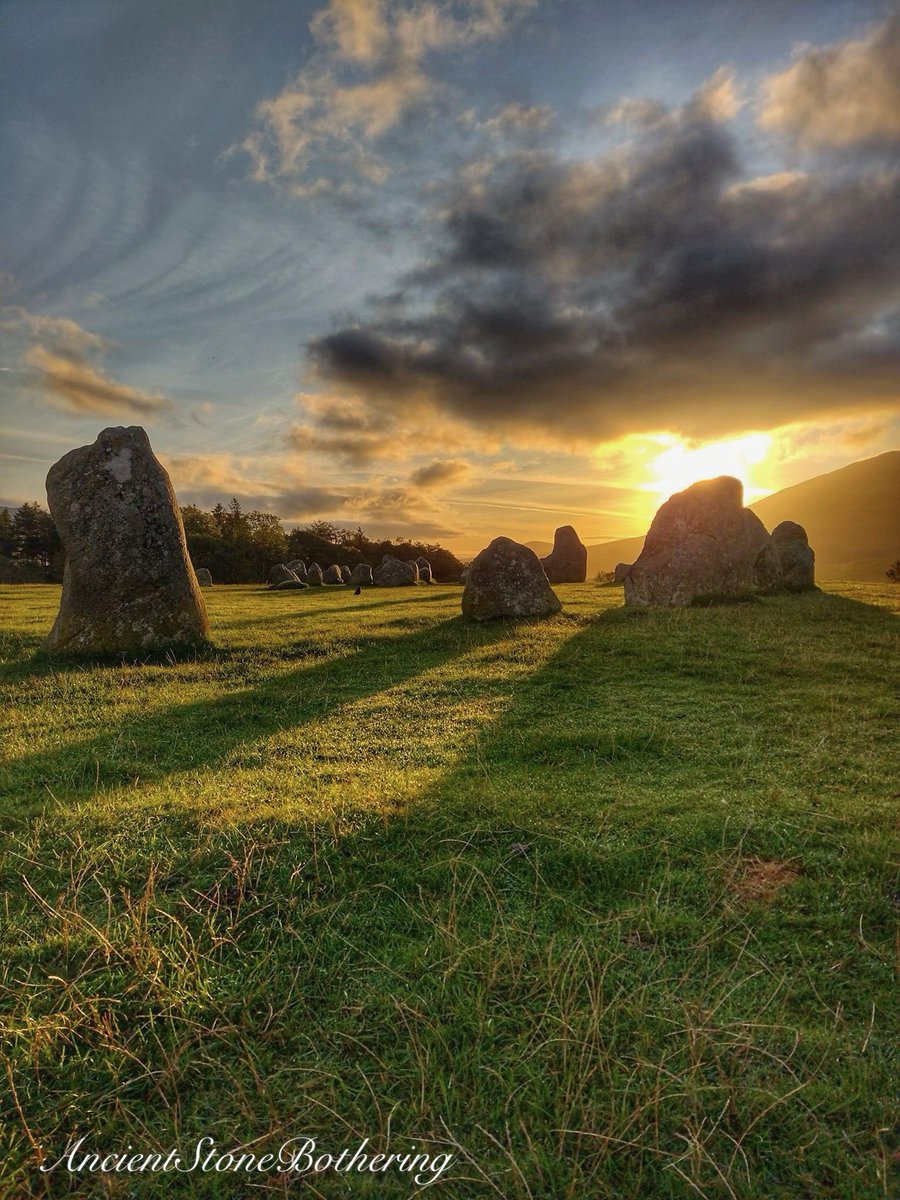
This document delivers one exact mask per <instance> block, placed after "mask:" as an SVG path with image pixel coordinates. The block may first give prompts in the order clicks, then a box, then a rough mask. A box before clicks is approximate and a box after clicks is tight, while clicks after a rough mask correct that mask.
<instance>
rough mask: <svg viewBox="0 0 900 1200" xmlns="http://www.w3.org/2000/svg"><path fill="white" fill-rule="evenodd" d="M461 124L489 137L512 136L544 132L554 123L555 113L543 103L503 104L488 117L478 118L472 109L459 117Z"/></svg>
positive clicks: (501, 137)
mask: <svg viewBox="0 0 900 1200" xmlns="http://www.w3.org/2000/svg"><path fill="white" fill-rule="evenodd" d="M461 120H462V124H463V125H464V126H467V127H468V128H471V129H474V130H475V131H476V132H478V133H483V134H486V135H487V136H488V137H490V138H497V139H503V138H514V137H523V136H529V135H533V134H541V133H545V132H546V131H547V130H548V129H550V127H551V126H552V125H553V124H554V122H555V120H556V113H555V112H554V111H553V109H552V108H549V107H548V106H547V105H545V104H518V103H512V104H505V105H504V106H503V107H502V108H499V109H497V110H496V111H495V112H493V113H492V114H491V116H489V117H485V118H484V119H481V120H479V118H478V115H477V113H476V112H475V110H474V109H469V110H468V111H467V112H465V113H464V114H463V116H462V118H461Z"/></svg>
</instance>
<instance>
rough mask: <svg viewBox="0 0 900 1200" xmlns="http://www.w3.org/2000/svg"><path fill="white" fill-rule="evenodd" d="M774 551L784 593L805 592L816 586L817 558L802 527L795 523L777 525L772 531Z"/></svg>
mask: <svg viewBox="0 0 900 1200" xmlns="http://www.w3.org/2000/svg"><path fill="white" fill-rule="evenodd" d="M772 549H773V551H774V553H775V557H776V558H777V560H778V566H779V568H780V571H781V587H782V589H783V590H784V591H787V592H803V591H808V590H809V589H810V588H814V587H815V586H816V556H815V554H814V553H813V550H812V547H811V546H810V544H809V539H808V538H807V536H806V530H805V529H804V528H803V526H802V525H798V524H797V523H796V522H795V521H782V522H781V524H780V525H776V526H775V528H774V529H773V530H772Z"/></svg>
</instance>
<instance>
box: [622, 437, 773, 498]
mask: <svg viewBox="0 0 900 1200" xmlns="http://www.w3.org/2000/svg"><path fill="white" fill-rule="evenodd" d="M772 440H773V439H772V437H771V436H770V435H769V434H768V433H748V434H745V435H744V436H742V437H738V438H728V439H726V440H725V441H720V442H707V443H706V444H705V445H695V444H692V443H691V442H686V441H684V440H683V439H682V438H679V437H676V436H674V435H672V434H661V435H659V437H657V438H655V439H654V441H655V442H656V443H657V444H658V445H661V446H663V447H664V449H663V450H662V452H661V453H659V454H657V455H656V456H655V457H654V458H652V459H651V460H650V462H649V463H648V471H649V474H650V478H649V479H648V480H647V482H645V483H642V484H641V485H640V487H641V490H642V491H646V492H653V493H654V495H655V496H656V497H658V499H659V501H660V502H662V501H664V500H668V498H669V497H670V496H672V495H674V493H675V492H680V491H683V490H684V488H686V487H690V485H691V484H692V483H696V482H697V481H698V480H700V479H712V478H714V477H715V476H716V475H734V476H736V477H737V478H738V479H740V480H741V482H742V483H743V485H744V503H745V504H752V503H753V501H754V500H759V499H761V497H763V496H767V495H768V494H769V491H770V490H771V489H769V488H766V487H761V486H759V481H758V479H757V476H756V472H755V470H754V468H757V467H759V466H760V465H761V464H762V463H764V462H765V459H766V457H767V455H768V454H769V451H770V449H771V448H772Z"/></svg>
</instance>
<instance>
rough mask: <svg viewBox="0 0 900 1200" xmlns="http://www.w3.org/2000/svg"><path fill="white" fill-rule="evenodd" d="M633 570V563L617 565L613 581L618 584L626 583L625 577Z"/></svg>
mask: <svg viewBox="0 0 900 1200" xmlns="http://www.w3.org/2000/svg"><path fill="white" fill-rule="evenodd" d="M630 570H631V563H616V569H615V571H613V580H614V581H615V582H616V583H624V582H625V576H626V575H627V574H628V572H629V571H630Z"/></svg>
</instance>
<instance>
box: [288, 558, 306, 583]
mask: <svg viewBox="0 0 900 1200" xmlns="http://www.w3.org/2000/svg"><path fill="white" fill-rule="evenodd" d="M284 565H285V566H286V567H287V569H288V570H289V571H293V572H294V574H295V575H296V576H297V578H298V579H300V580H305V579H306V563H305V562H304V561H303V559H302V558H295V559H293V560H292V561H291V562H289V563H285V564H284Z"/></svg>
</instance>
